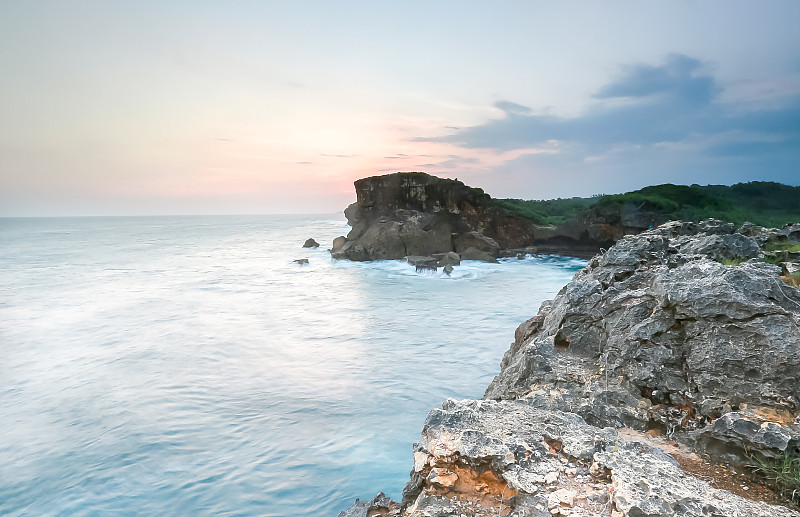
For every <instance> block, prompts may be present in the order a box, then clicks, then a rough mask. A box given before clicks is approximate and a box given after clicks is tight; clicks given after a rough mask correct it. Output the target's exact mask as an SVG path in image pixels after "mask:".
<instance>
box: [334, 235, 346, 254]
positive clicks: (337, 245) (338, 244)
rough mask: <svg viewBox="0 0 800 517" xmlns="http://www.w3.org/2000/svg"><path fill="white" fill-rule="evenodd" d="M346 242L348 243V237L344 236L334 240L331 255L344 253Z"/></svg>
mask: <svg viewBox="0 0 800 517" xmlns="http://www.w3.org/2000/svg"><path fill="white" fill-rule="evenodd" d="M346 242H347V237H345V236H343V235H340V236H339V237H336V238H335V239H333V245H332V247H331V254H333V253H338V252H340V251H342V248H343V247H344V245H345V243H346Z"/></svg>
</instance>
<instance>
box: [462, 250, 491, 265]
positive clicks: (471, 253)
mask: <svg viewBox="0 0 800 517" xmlns="http://www.w3.org/2000/svg"><path fill="white" fill-rule="evenodd" d="M461 260H480V261H483V262H497V259H496V258H494V257H493V256H492V255H490V254H489V253H487V252H485V251H481V250H479V249H477V248H467V249H466V250H464V251H463V252H462V253H461Z"/></svg>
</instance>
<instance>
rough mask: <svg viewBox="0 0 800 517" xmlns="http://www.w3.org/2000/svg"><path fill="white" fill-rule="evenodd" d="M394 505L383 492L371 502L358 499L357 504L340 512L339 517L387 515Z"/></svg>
mask: <svg viewBox="0 0 800 517" xmlns="http://www.w3.org/2000/svg"><path fill="white" fill-rule="evenodd" d="M393 506H396V505H393V503H392V501H391V499H389V498H388V497H387V496H386V495H385V494H384V493H383V492H381V493H380V494H378V495H376V496H375V497H374V498H373V499H372V500H371V501H361V500H359V499H356V502H355V503H353V505H352V506H351V507H350V508H348V509H347V510H344V511H341V512H339V515H338V517H373V515H386V512H388V511H389V510H390V509H392V507H393Z"/></svg>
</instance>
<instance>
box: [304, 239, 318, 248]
mask: <svg viewBox="0 0 800 517" xmlns="http://www.w3.org/2000/svg"><path fill="white" fill-rule="evenodd" d="M303 247H304V248H319V243H318V242H317V241H315V240H314V239H306V242H304V243H303Z"/></svg>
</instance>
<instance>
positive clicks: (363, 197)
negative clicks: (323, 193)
mask: <svg viewBox="0 0 800 517" xmlns="http://www.w3.org/2000/svg"><path fill="white" fill-rule="evenodd" d="M355 189H356V202H355V203H353V204H352V205H350V206H349V207H348V208H347V209H346V210H345V217H347V222H348V224H349V225H350V226H352V230H351V231H350V233H349V234H348V235H347V237H346V239H345V241H344V242H343V244H342V246H341V247H339V248H337V249H335V250H332V256H333V258H340V259H350V260H358V261H364V260H379V259H399V258H403V257H406V256H408V255H431V254H434V253H447V252H450V251H455V252H460V250H461V249H464V250H466V249H467V248H470V247H474V248H476V249H479V250H481V251H485V252H487V253H489V254H490V255H492V256H493V257H497V256H498V253H499V250H500V249H501V248H524V247H525V246H528V245H529V244H530V243H531V242H532V241H533V240H534V238H535V232H536V231H537V230H536V225H534V224H533V223H532V222H531V221H529V220H527V219H525V218H524V217H520V216H517V215H514V214H511V213H509V212H508V211H507V210H505V209H503V208H501V207H499V206H497V205H495V204H494V203H493V202H492V199H491V197H489V196H488V195H487V194H485V193H484V192H483V191H482V190H481V189H477V188H470V187H468V186H466V185H464V184H463V183H462V182H460V181H457V180H451V179H443V178H437V177H436V176H431V175H429V174H425V173H421V172H403V173H395V174H387V175H384V176H372V177H369V178H362V179H360V180H358V181H356V182H355ZM334 248H336V246H334Z"/></svg>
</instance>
